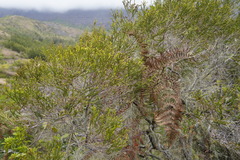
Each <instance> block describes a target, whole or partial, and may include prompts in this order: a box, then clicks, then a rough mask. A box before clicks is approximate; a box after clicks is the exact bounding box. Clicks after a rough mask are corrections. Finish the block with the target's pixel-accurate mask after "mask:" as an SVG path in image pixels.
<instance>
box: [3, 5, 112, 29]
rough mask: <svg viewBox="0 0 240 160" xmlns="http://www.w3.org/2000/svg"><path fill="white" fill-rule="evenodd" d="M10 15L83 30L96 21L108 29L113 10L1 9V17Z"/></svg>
mask: <svg viewBox="0 0 240 160" xmlns="http://www.w3.org/2000/svg"><path fill="white" fill-rule="evenodd" d="M9 15H19V16H24V17H28V18H32V19H36V20H40V21H49V22H57V23H60V24H65V25H69V26H73V27H81V28H85V27H88V26H91V25H92V24H93V22H94V21H95V20H96V21H97V24H98V25H103V26H105V27H106V28H108V27H109V23H110V21H111V10H70V11H68V12H65V13H57V12H47V11H46V12H39V11H35V10H19V9H5V8H0V17H5V16H9Z"/></svg>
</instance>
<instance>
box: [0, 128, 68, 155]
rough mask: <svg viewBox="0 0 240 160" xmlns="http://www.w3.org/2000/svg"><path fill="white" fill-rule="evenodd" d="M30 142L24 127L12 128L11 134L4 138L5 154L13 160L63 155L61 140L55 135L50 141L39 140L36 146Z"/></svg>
mask: <svg viewBox="0 0 240 160" xmlns="http://www.w3.org/2000/svg"><path fill="white" fill-rule="evenodd" d="M31 142H32V141H31V136H30V135H29V134H28V133H27V131H26V129H25V128H22V127H16V128H14V129H13V135H12V136H11V137H6V138H4V143H3V144H4V149H5V152H6V153H7V155H6V156H7V157H8V158H9V159H15V160H43V159H44V160H47V159H54V160H60V159H62V157H63V156H64V153H63V152H62V143H61V140H60V138H59V137H57V136H56V137H53V139H52V140H51V141H44V140H40V141H39V142H38V145H37V147H34V146H33V145H32V143H31Z"/></svg>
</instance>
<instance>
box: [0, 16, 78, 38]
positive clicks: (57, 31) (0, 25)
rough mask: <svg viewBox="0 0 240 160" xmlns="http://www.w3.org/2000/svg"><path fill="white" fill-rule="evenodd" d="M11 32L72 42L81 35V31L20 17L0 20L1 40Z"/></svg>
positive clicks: (8, 17)
mask: <svg viewBox="0 0 240 160" xmlns="http://www.w3.org/2000/svg"><path fill="white" fill-rule="evenodd" d="M12 32H21V33H28V34H37V35H41V36H42V37H60V38H63V39H69V40H73V39H75V38H77V37H79V35H80V34H81V33H82V31H81V30H79V29H76V28H71V27H67V26H63V25H60V24H56V23H52V22H41V21H37V20H33V19H29V18H26V17H22V16H16V15H14V16H7V17H3V18H0V35H1V39H2V38H6V37H9V35H10V34H12Z"/></svg>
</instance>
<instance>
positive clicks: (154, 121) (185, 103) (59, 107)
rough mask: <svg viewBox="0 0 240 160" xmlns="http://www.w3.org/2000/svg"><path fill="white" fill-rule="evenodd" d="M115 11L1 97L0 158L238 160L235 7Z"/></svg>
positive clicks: (193, 2) (218, 1)
mask: <svg viewBox="0 0 240 160" xmlns="http://www.w3.org/2000/svg"><path fill="white" fill-rule="evenodd" d="M123 4H124V7H125V11H126V12H121V11H118V12H115V13H113V17H112V25H111V29H110V30H108V31H106V30H105V29H103V28H99V27H93V29H92V30H91V32H87V31H86V32H85V33H84V34H82V35H81V37H80V39H79V42H78V43H76V44H75V45H70V46H65V47H64V46H57V47H52V48H49V49H46V50H45V51H44V52H43V55H44V59H41V58H35V59H32V60H30V61H29V62H28V63H26V64H25V65H23V66H22V67H21V68H20V69H19V70H18V72H17V75H16V76H15V77H13V78H11V79H10V80H9V81H8V83H7V85H6V86H5V87H4V89H2V90H1V92H2V96H1V97H0V109H1V114H0V120H1V124H0V125H1V130H0V131H1V132H0V134H1V137H0V138H1V142H2V143H1V144H2V145H1V151H2V156H4V158H5V159H24V160H25V159H115V160H128V159H129V160H130V159H170V160H171V159H187V160H190V159H238V157H239V156H240V153H239V138H240V135H239V130H240V129H239V118H240V115H239V98H240V97H239V95H240V94H239V91H240V86H239V42H240V41H239V23H240V21H239V20H240V18H239V14H238V13H239V1H231V0H180V1H179V0H178V1H177V0H165V1H156V2H155V3H154V4H153V5H150V6H147V5H145V4H142V5H137V4H134V3H132V2H131V1H127V0H126V1H123Z"/></svg>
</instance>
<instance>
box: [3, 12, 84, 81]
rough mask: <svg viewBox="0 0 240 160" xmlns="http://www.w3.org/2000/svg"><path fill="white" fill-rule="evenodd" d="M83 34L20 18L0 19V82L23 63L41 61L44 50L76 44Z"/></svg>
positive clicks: (78, 30) (76, 30) (58, 25)
mask: <svg viewBox="0 0 240 160" xmlns="http://www.w3.org/2000/svg"><path fill="white" fill-rule="evenodd" d="M82 32H83V31H82V30H80V29H76V28H72V27H67V26H64V25H60V24H55V23H52V22H41V21H37V20H32V19H29V18H26V17H22V16H7V17H3V18H0V78H7V77H9V76H11V75H14V74H15V73H14V71H15V70H16V68H18V66H19V65H20V64H21V63H22V62H23V61H25V59H29V58H35V57H41V58H44V55H43V48H47V47H49V46H50V45H67V44H72V43H74V42H76V41H77V39H78V38H79V36H80V35H81V33H82ZM1 81H2V80H1ZM0 83H1V82H0Z"/></svg>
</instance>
